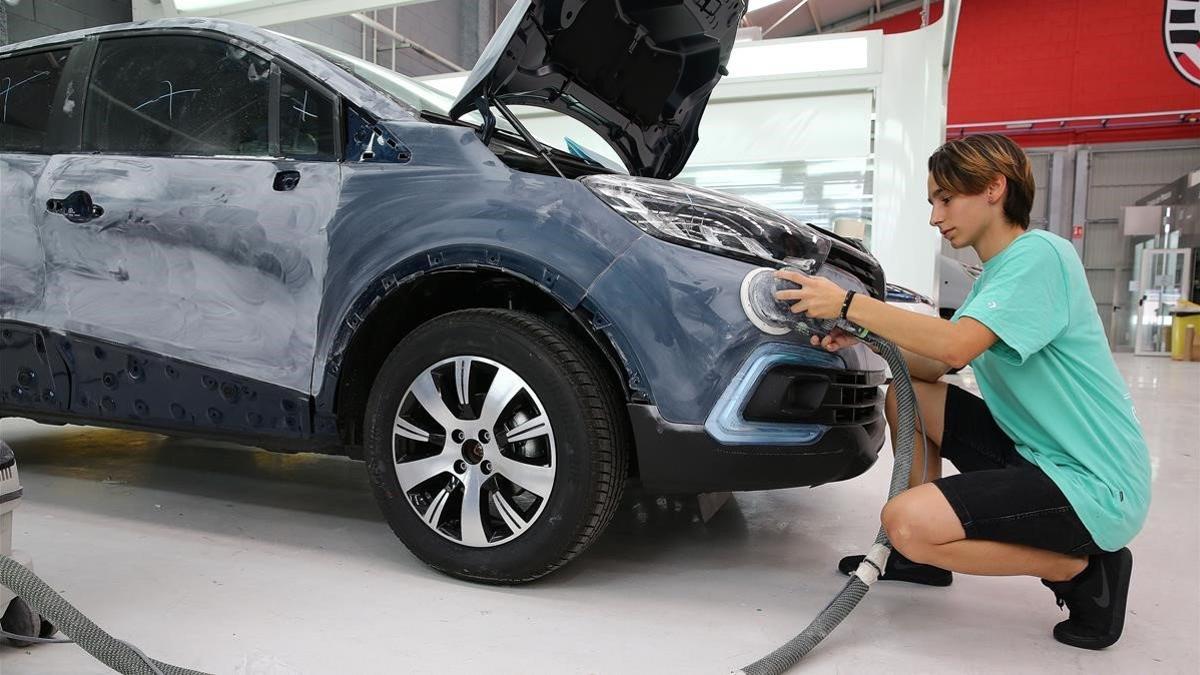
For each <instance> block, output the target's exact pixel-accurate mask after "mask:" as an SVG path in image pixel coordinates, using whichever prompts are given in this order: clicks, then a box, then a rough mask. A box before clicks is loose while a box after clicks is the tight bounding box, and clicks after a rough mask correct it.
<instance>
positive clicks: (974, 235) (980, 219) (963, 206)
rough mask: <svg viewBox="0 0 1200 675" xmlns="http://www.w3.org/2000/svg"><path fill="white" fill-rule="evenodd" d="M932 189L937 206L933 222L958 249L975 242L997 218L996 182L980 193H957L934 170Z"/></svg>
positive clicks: (934, 206) (930, 220)
mask: <svg viewBox="0 0 1200 675" xmlns="http://www.w3.org/2000/svg"><path fill="white" fill-rule="evenodd" d="M1001 189H1003V188H1001ZM928 190H929V203H930V205H931V206H933V211H932V212H931V213H930V215H929V224H930V225H932V226H934V227H936V228H937V229H938V231H940V232H941V233H942V238H944V239H945V240H946V241H948V242H950V245H951V246H953V247H954V248H956V249H957V248H964V247H967V246H972V245H974V244H975V242H977V241H979V238H980V237H981V236H983V233H984V232H986V231H987V228H988V226H989V225H990V224H991V223H992V222H994V221H995V219H996V211H997V209H996V200H995V196H994V194H993V192H994V186H993V185H989V186H988V188H987V189H986V190H984V191H983V192H981V193H979V194H977V195H962V194H953V193H951V192H948V191H946V190H944V189H942V188H941V187H939V186H938V184H937V183H936V182H934V180H933V174H930V175H929V181H928Z"/></svg>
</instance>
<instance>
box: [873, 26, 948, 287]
mask: <svg viewBox="0 0 1200 675" xmlns="http://www.w3.org/2000/svg"><path fill="white" fill-rule="evenodd" d="M945 39H946V19H945V18H944V17H943V19H942V20H940V21H938V22H937V23H935V24H933V25H931V26H927V27H925V28H922V29H920V30H916V31H911V32H908V33H898V34H895V35H888V36H885V37H884V41H883V64H884V66H883V72H882V77H881V80H880V85H879V89H878V92H877V95H878V107H877V110H876V112H877V116H878V117H877V125H876V129H875V211H874V221H875V222H874V229H873V235H872V238H871V252H872V253H874V254H875V257H876V258H878V259H879V262H880V263H881V264H882V265H883V269H884V272H885V273H886V274H887V278H888V280H889V281H891V282H892V283H896V284H900V285H901V286H907V287H909V288H911V289H913V290H915V291H918V292H920V293H924V294H925V295H928V296H929V297H931V298H933V299H934V300H935V301H936V300H937V290H938V286H939V283H938V278H937V270H938V265H937V256H938V254H939V253H940V251H941V237H940V235H939V233H938V231H937V230H936V229H935V228H933V227H931V226H930V225H929V212H930V207H929V204H928V203H927V202H926V198H927V191H928V190H927V180H928V164H927V162H928V159H929V155H930V154H932V153H933V151H934V150H936V149H937V147H938V146H939V145H941V144H942V141H943V139H944V138H945V135H946V93H945V92H946V75H945V70H944V67H943V51H942V47H943V45H944V44H945Z"/></svg>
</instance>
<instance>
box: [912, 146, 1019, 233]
mask: <svg viewBox="0 0 1200 675" xmlns="http://www.w3.org/2000/svg"><path fill="white" fill-rule="evenodd" d="M929 173H930V174H932V175H933V182H935V183H937V186H938V187H940V188H942V189H943V190H946V191H947V192H950V193H952V194H960V195H977V194H979V193H981V192H983V191H984V190H985V189H987V186H988V183H990V182H992V180H993V179H995V178H996V176H997V175H1002V176H1004V178H1005V180H1006V182H1007V183H1008V189H1007V190H1006V191H1005V195H1004V217H1005V218H1007V219H1008V220H1009V221H1010V222H1012V223H1015V224H1017V225H1020V226H1021V227H1023V228H1025V229H1029V212H1030V210H1031V209H1032V208H1033V194H1034V185H1033V170H1032V169H1031V168H1030V166H1029V158H1028V157H1026V156H1025V151H1024V150H1022V149H1021V147H1020V146H1019V145H1017V144H1016V143H1014V142H1013V140H1012V139H1011V138H1009V137H1008V136H1004V135H1001V134H975V135H972V136H964V137H963V138H956V139H954V140H951V141H946V142H945V143H944V144H943V145H942V147H940V148H938V149H937V150H936V151H934V153H933V154H932V155H930V156H929Z"/></svg>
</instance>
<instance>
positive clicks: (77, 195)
mask: <svg viewBox="0 0 1200 675" xmlns="http://www.w3.org/2000/svg"><path fill="white" fill-rule="evenodd" d="M46 210H47V211H49V212H50V213H57V214H59V215H61V216H63V217H65V218H66V219H67V220H69V221H71V222H72V223H86V222H88V221H89V220H92V219H94V218H99V217H100V216H102V215H104V208H103V207H101V206H100V205H99V204H95V203H93V202H92V196H91V195H89V194H88V193H87V192H84V191H83V190H76V191H74V192H72V193H71V194H69V195H67V196H66V197H63V198H62V199H47V200H46Z"/></svg>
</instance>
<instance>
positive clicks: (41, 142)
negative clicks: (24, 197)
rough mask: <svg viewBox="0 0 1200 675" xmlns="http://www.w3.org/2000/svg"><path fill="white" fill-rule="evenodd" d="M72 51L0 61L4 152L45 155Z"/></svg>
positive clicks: (0, 123)
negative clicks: (57, 96) (56, 98)
mask: <svg viewBox="0 0 1200 675" xmlns="http://www.w3.org/2000/svg"><path fill="white" fill-rule="evenodd" d="M70 53H71V50H69V49H60V50H55V51H48V52H37V53H35V54H25V55H17V56H9V57H7V58H3V59H0V150H8V151H17V152H35V153H36V152H42V151H43V148H44V146H45V142H46V127H47V126H48V125H49V122H50V114H51V107H52V106H53V105H54V92H55V90H57V89H58V81H59V79H61V76H62V71H63V67H64V66H65V65H66V63H67V56H68V55H69V54H70Z"/></svg>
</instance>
